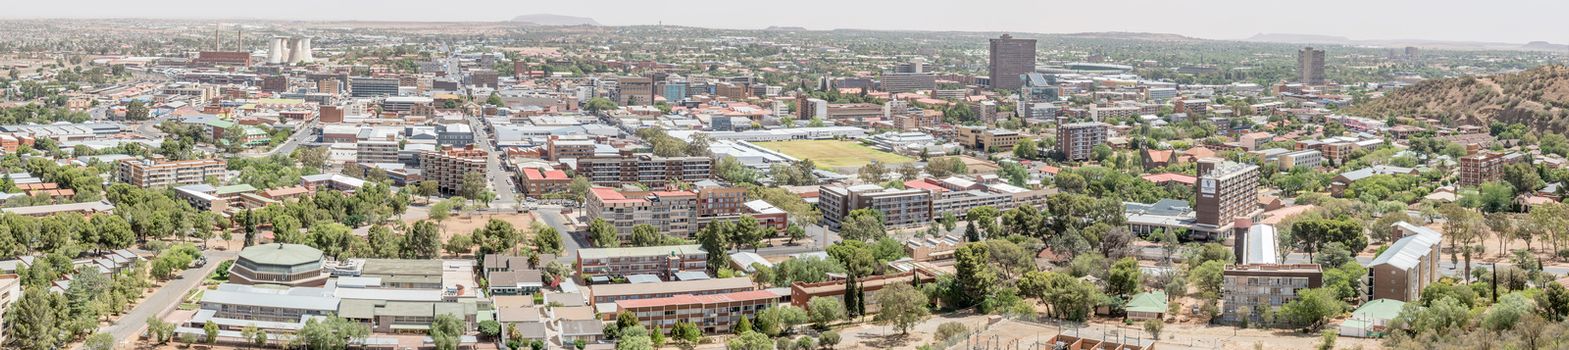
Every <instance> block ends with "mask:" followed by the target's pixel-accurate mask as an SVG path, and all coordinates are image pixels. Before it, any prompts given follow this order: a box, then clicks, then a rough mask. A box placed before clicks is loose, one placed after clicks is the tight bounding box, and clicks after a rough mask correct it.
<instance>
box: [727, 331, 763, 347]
mask: <svg viewBox="0 0 1569 350" xmlns="http://www.w3.org/2000/svg"><path fill="white" fill-rule="evenodd" d="M739 335H740V336H738V337H735V338H730V341H728V342H725V349H729V350H774V341H773V340H770V339H768V336H767V335H764V334H762V333H758V332H741V333H740V334H739Z"/></svg>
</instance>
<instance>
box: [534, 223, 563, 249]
mask: <svg viewBox="0 0 1569 350" xmlns="http://www.w3.org/2000/svg"><path fill="white" fill-rule="evenodd" d="M561 247H562V245H561V233H559V232H557V231H556V229H555V228H552V227H540V228H538V229H535V230H534V248H536V249H539V251H540V252H543V253H548V254H560V253H561Z"/></svg>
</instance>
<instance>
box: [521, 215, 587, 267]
mask: <svg viewBox="0 0 1569 350" xmlns="http://www.w3.org/2000/svg"><path fill="white" fill-rule="evenodd" d="M534 213H535V216H537V217H539V221H544V222H545V224H546V225H550V227H551V228H554V229H556V232H557V233H559V234H560V235H561V243H562V244H561V255H560V256H557V257H556V261H560V262H561V263H563V264H571V263H573V262H574V261H575V260H574V259H573V257H574V256H576V255H577V251H578V249H583V246H585V245H588V242H586V241H579V239H583V238H581V237H579V236H578V235H575V234H572V229H570V228H568V227H567V225H566V222H567V218H566V217H565V216H562V215H561V207H558V206H541V207H539V208H538V209H535V210H534Z"/></svg>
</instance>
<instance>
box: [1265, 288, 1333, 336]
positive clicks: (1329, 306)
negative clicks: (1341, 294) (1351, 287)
mask: <svg viewBox="0 0 1569 350" xmlns="http://www.w3.org/2000/svg"><path fill="white" fill-rule="evenodd" d="M1344 309H1345V302H1342V301H1340V299H1339V298H1338V297H1337V296H1336V295H1335V293H1334V291H1330V290H1328V289H1324V288H1313V289H1303V290H1298V293H1297V299H1296V300H1292V301H1291V302H1287V303H1286V304H1285V305H1282V306H1281V307H1280V316H1281V317H1284V318H1285V320H1286V322H1288V323H1290V324H1291V325H1292V326H1295V327H1302V328H1304V329H1307V330H1309V331H1317V330H1318V329H1319V328H1322V327H1323V326H1324V322H1325V321H1326V320H1328V319H1329V318H1330V317H1334V316H1336V315H1339V314H1340V313H1341V312H1342V311H1344Z"/></svg>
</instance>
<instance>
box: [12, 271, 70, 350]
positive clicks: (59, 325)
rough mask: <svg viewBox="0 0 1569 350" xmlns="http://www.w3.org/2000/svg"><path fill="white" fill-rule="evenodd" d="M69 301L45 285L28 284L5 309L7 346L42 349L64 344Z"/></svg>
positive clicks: (30, 349) (29, 349) (31, 349)
mask: <svg viewBox="0 0 1569 350" xmlns="http://www.w3.org/2000/svg"><path fill="white" fill-rule="evenodd" d="M66 303H67V301H66V298H65V296H63V295H60V294H56V293H53V292H50V291H49V290H48V289H45V288H44V287H42V286H32V287H27V290H26V291H24V292H23V294H22V296H21V298H19V299H17V300H16V302H15V304H12V305H11V307H10V308H9V309H7V310H6V311H5V320H6V322H5V327H6V328H5V334H6V348H12V349H28V350H33V349H37V350H43V349H55V348H58V347H60V346H61V345H63V344H64V343H65V341H66V339H65V336H66V333H65V332H63V327H64V323H65V322H67V320H68V319H69V317H70V316H69V315H68V311H67V310H68V309H69V308H68V307H67V306H66Z"/></svg>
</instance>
